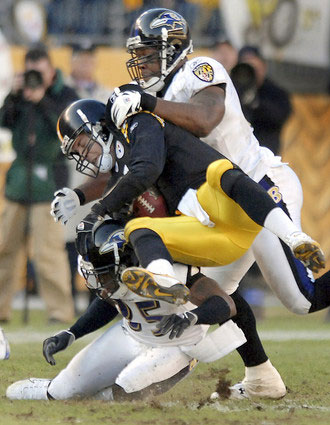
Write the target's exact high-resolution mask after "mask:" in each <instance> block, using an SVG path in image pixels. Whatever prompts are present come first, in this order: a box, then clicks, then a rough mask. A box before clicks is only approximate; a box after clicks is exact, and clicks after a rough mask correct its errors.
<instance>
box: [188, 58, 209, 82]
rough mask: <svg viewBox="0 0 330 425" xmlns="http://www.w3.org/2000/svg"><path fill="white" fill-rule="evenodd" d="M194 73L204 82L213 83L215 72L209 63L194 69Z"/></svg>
mask: <svg viewBox="0 0 330 425" xmlns="http://www.w3.org/2000/svg"><path fill="white" fill-rule="evenodd" d="M193 73H194V74H195V75H196V77H197V78H199V79H200V80H202V81H206V82H208V83H210V82H211V81H213V77H214V71H213V68H212V66H211V65H210V64H209V63H206V62H204V63H201V64H199V65H197V66H196V67H195V68H194V69H193Z"/></svg>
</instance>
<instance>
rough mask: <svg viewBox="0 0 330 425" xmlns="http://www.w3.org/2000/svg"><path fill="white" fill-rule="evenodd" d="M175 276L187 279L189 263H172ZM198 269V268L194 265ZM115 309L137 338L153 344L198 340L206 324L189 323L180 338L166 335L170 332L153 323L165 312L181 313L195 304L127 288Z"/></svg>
mask: <svg viewBox="0 0 330 425" xmlns="http://www.w3.org/2000/svg"><path fill="white" fill-rule="evenodd" d="M174 270H175V272H176V276H177V277H178V278H179V279H180V280H181V282H186V280H187V273H188V267H187V266H184V265H182V264H174ZM196 272H197V269H196ZM116 307H117V310H118V312H119V313H120V314H121V315H122V316H123V326H124V328H125V329H126V330H127V332H128V333H129V335H131V337H133V338H134V339H136V340H137V341H139V342H142V343H144V344H148V345H152V346H178V345H193V344H197V343H198V342H199V341H201V340H202V338H203V337H204V336H205V334H206V332H207V329H208V328H209V326H208V325H195V326H190V327H189V328H188V329H187V330H185V332H183V334H182V335H181V337H180V338H175V339H173V340H170V339H169V333H168V334H166V335H161V334H160V333H159V332H158V331H157V329H156V324H157V323H158V322H159V321H160V320H161V318H162V317H163V316H164V315H167V314H180V313H184V312H185V311H189V310H192V309H194V308H196V306H195V305H194V304H192V303H190V302H188V303H186V304H184V305H181V306H176V305H174V304H169V303H167V302H164V301H157V300H151V299H150V298H145V297H141V296H139V295H136V294H134V293H133V292H131V291H128V292H127V293H126V295H124V296H123V297H122V298H121V299H120V300H116Z"/></svg>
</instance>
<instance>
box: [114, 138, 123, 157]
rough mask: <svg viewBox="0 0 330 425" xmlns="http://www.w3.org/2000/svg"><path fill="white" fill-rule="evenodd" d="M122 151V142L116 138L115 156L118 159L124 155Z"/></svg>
mask: <svg viewBox="0 0 330 425" xmlns="http://www.w3.org/2000/svg"><path fill="white" fill-rule="evenodd" d="M124 153H125V149H124V146H123V144H122V143H121V142H120V141H119V140H117V141H116V157H117V158H118V159H121V158H122V157H123V156H124Z"/></svg>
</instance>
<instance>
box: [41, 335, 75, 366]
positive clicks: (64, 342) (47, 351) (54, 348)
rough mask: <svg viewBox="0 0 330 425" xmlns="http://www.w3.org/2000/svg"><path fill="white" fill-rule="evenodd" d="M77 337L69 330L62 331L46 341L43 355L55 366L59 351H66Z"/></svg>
mask: <svg viewBox="0 0 330 425" xmlns="http://www.w3.org/2000/svg"><path fill="white" fill-rule="evenodd" d="M75 339H76V338H75V336H74V335H73V333H72V332H70V331H69V330H67V331H61V332H59V333H57V334H56V335H54V336H51V337H50V338H47V339H45V341H44V343H43V347H42V353H43V355H44V357H45V359H46V361H47V362H48V363H49V364H50V365H52V366H54V365H55V364H56V361H55V359H54V357H53V355H54V354H56V353H58V352H59V351H62V350H65V349H66V348H67V347H69V345H71V344H72V343H73V342H74V341H75Z"/></svg>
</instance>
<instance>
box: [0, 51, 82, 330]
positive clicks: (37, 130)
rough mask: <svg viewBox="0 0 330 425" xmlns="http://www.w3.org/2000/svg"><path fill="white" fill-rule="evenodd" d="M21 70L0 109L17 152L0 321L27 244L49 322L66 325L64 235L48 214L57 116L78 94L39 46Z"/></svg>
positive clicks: (8, 202) (0, 227)
mask: <svg viewBox="0 0 330 425" xmlns="http://www.w3.org/2000/svg"><path fill="white" fill-rule="evenodd" d="M24 71H25V72H24V73H22V74H17V75H16V76H15V78H14V82H13V87H12V90H11V92H10V93H9V94H8V96H7V97H6V99H5V101H4V104H3V106H2V108H1V109H0V125H2V126H4V127H6V128H9V129H10V130H11V131H12V133H13V148H14V150H15V152H16V159H15V160H14V161H13V163H12V164H11V167H10V168H9V170H8V172H7V175H6V184H5V201H4V206H3V210H2V214H1V217H0V321H9V320H10V318H11V301H12V298H13V295H14V293H15V289H16V285H15V279H14V277H15V276H14V272H15V268H16V264H17V257H18V253H19V251H20V249H21V248H22V247H25V248H26V247H27V246H28V245H29V246H30V247H31V251H29V256H30V255H31V257H32V258H33V262H34V266H35V271H36V274H37V280H38V284H39V288H40V292H41V296H42V297H43V299H44V301H45V304H46V311H47V315H48V319H49V321H50V322H56V321H58V322H70V321H71V320H72V319H73V302H72V296H71V292H70V272H69V264H68V260H67V256H66V255H65V250H64V235H63V233H62V231H61V229H59V228H58V227H57V226H56V224H55V223H54V221H53V218H52V217H51V216H50V214H49V203H50V201H51V200H52V198H53V193H54V190H55V189H56V183H55V169H54V168H55V167H54V165H55V161H56V159H57V158H58V155H59V152H60V144H59V142H58V138H57V134H56V123H57V118H58V115H59V114H60V113H61V112H62V110H63V109H64V108H65V106H67V105H68V104H69V103H71V102H72V101H74V100H76V99H77V94H76V93H75V92H74V90H72V89H71V88H69V87H67V86H66V85H64V83H63V79H62V75H61V72H60V70H57V69H55V68H54V66H53V65H52V62H51V59H50V57H49V55H48V52H47V50H46V49H45V48H44V47H42V46H37V47H33V48H31V49H30V50H29V51H28V52H27V53H26V55H25V70H24Z"/></svg>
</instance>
